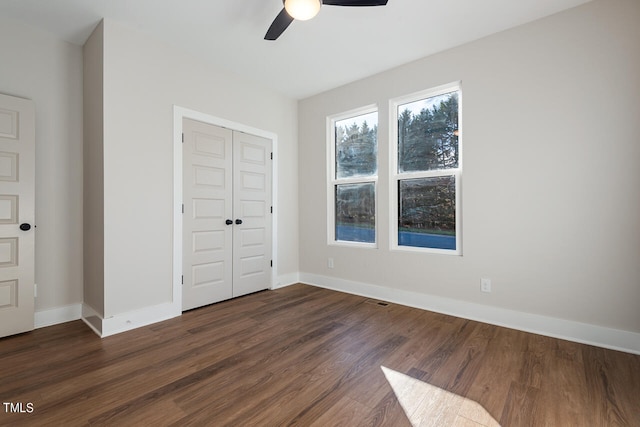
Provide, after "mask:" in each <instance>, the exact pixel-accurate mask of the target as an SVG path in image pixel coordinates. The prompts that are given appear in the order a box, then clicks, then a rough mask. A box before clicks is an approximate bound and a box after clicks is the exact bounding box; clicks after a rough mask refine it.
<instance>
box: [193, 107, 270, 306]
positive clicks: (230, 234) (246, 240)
mask: <svg viewBox="0 0 640 427" xmlns="http://www.w3.org/2000/svg"><path fill="white" fill-rule="evenodd" d="M183 133H184V143H183V149H182V152H183V154H182V156H183V161H182V162H183V171H182V175H183V183H182V187H183V203H184V215H183V249H182V260H183V265H182V268H183V286H182V308H183V310H189V309H192V308H195V307H201V306H203V305H207V304H212V303H214V302H218V301H223V300H225V299H229V298H232V297H238V296H241V295H246V294H248V293H251V292H256V291H259V290H262V289H267V288H268V287H269V286H270V285H271V141H270V140H269V139H266V138H261V137H258V136H254V135H248V134H245V133H242V132H237V131H232V130H230V129H226V128H221V127H218V126H214V125H211V124H207V123H202V122H198V121H195V120H190V119H184V120H183Z"/></svg>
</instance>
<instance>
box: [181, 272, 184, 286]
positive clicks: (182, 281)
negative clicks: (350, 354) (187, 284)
mask: <svg viewBox="0 0 640 427" xmlns="http://www.w3.org/2000/svg"><path fill="white" fill-rule="evenodd" d="M180 284H182V285H184V274H183V275H182V279H181V282H180Z"/></svg>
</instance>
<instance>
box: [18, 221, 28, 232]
mask: <svg viewBox="0 0 640 427" xmlns="http://www.w3.org/2000/svg"><path fill="white" fill-rule="evenodd" d="M20 230H22V231H29V230H31V224H27V223H26V222H25V223H22V224H20Z"/></svg>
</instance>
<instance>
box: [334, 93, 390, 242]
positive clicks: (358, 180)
mask: <svg viewBox="0 0 640 427" xmlns="http://www.w3.org/2000/svg"><path fill="white" fill-rule="evenodd" d="M370 113H377V115H378V131H379V129H380V127H379V124H380V110H379V108H378V105H377V104H371V105H367V106H364V107H360V108H355V109H353V110H349V111H345V112H342V113H338V114H333V115H330V116H327V132H326V135H327V145H328V149H327V162H326V163H327V243H328V244H329V245H332V246H348V247H357V248H373V249H377V248H378V229H379V215H378V212H379V210H378V207H379V204H380V197H379V191H378V179H379V176H380V141H379V138H378V136H379V132H378V133H377V134H376V141H377V147H376V166H377V168H376V169H377V173H376V175H375V176H372V175H370V176H359V177H348V178H337V177H336V132H335V124H336V122H339V121H341V120H346V119H350V118H355V117H358V116H362V115H365V114H370ZM367 183H373V191H374V197H375V203H374V217H375V226H374V241H373V243H369V242H351V241H348V240H337V239H336V237H337V236H336V223H335V221H336V201H335V194H336V187H337V186H338V185H343V184H367Z"/></svg>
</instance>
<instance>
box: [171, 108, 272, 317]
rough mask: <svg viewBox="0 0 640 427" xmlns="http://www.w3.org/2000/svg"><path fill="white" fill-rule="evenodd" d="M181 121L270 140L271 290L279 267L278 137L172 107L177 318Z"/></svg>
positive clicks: (178, 309) (177, 305) (178, 305)
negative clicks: (271, 155) (185, 120)
mask: <svg viewBox="0 0 640 427" xmlns="http://www.w3.org/2000/svg"><path fill="white" fill-rule="evenodd" d="M183 119H193V120H197V121H200V122H204V123H208V124H212V125H215V126H220V127H225V128H228V129H231V130H235V131H239V132H244V133H247V134H251V135H256V136H260V137H263V138H267V139H270V140H271V147H272V152H273V163H272V169H271V185H272V193H271V198H272V204H273V215H271V221H272V223H271V230H272V239H271V255H272V259H273V265H272V269H271V287H273V286H274V284H275V283H276V273H275V272H276V271H277V265H278V260H277V257H278V253H277V250H276V248H277V236H278V222H277V215H276V212H277V200H278V193H277V189H278V179H277V178H278V174H277V170H278V163H277V162H278V136H277V135H276V134H275V133H273V132H269V131H265V130H262V129H258V128H254V127H251V126H247V125H245V124H242V123H238V122H233V121H230V120H227V119H223V118H220V117H215V116H212V115H209V114H206V113H202V112H199V111H195V110H191V109H188V108H184V107H180V106H177V105H174V107H173V141H174V142H173V300H172V306H173V310H174V311H175V313H176V315H179V313H182V241H183V240H182V200H183V197H182V192H183V190H182V184H183V183H182V172H183V164H182V125H183Z"/></svg>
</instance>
